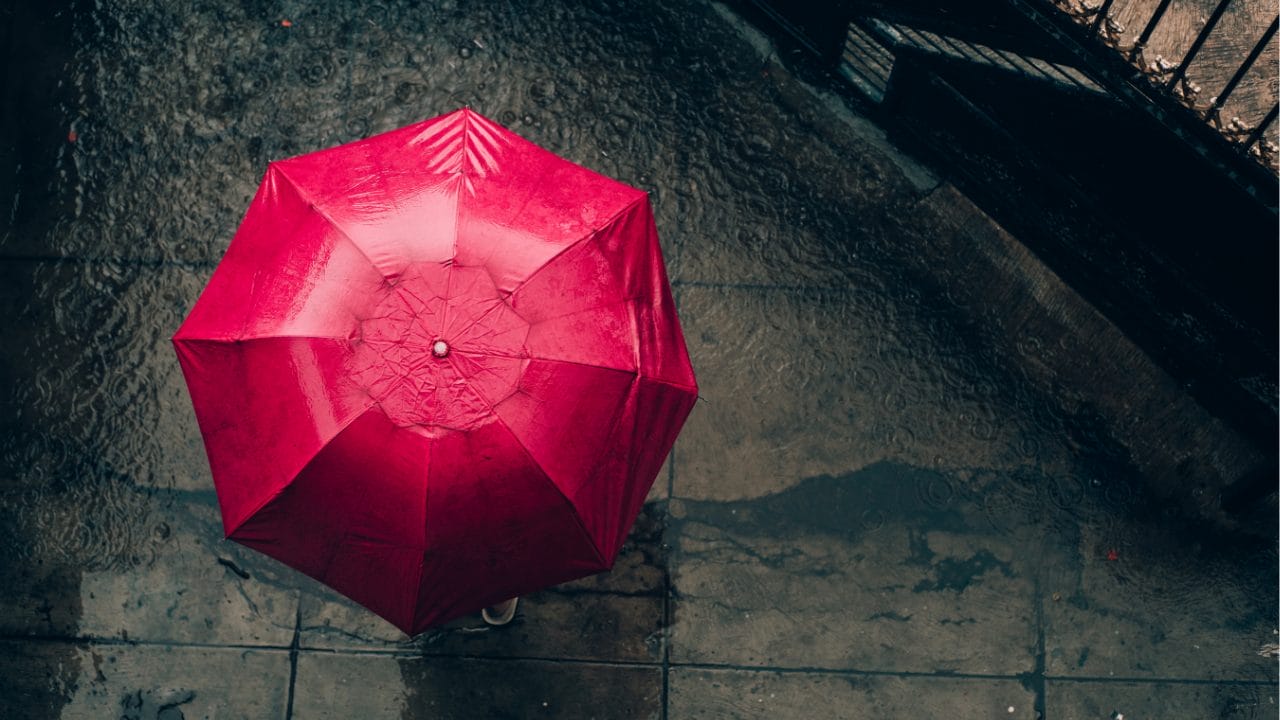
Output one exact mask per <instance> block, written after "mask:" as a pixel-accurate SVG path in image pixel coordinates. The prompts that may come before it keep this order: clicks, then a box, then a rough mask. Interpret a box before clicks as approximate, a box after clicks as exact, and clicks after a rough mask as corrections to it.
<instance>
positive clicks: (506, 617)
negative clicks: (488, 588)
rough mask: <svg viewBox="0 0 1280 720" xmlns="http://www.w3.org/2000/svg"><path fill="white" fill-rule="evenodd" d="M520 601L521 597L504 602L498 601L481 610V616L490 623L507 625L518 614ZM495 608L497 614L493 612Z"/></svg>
mask: <svg viewBox="0 0 1280 720" xmlns="http://www.w3.org/2000/svg"><path fill="white" fill-rule="evenodd" d="M518 602H520V598H518V597H513V598H511V599H510V600H508V601H506V602H504V603H498V604H497V605H494V606H492V607H487V608H485V609H483V610H481V611H480V617H482V618H484V621H485V622H486V623H488V624H490V625H506V624H507V623H509V622H511V619H512V618H514V617H515V616H516V603H518ZM490 610H493V611H495V612H496V613H497V614H496V615H495V614H491V613H490V612H489V611H490Z"/></svg>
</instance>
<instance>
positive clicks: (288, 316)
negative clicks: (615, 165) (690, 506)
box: [174, 109, 697, 634]
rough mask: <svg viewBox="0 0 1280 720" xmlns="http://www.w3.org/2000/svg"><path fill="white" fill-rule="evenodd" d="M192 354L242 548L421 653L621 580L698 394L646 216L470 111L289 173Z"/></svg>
mask: <svg viewBox="0 0 1280 720" xmlns="http://www.w3.org/2000/svg"><path fill="white" fill-rule="evenodd" d="M174 344H175V346H176V348H177V353H178V359H179V362H180V363H181V365H182V370H183V373H184V375H185V377H186V381H187V386H188V389H189V390H190V393H191V399H192V403H193V405H194V408H195V414H196V418H197V420H198V421H199V424H200V430H201V433H202V434H203V436H204V441H205V448H206V450H207V452H208V455H209V464H210V466H211V468H212V472H213V479H214V484H215V485H216V487H217V492H218V500H219V503H220V505H221V508H222V519H223V524H224V529H225V532H226V535H227V537H229V538H231V539H233V540H235V541H237V542H240V543H242V544H244V545H247V546H249V547H251V548H254V549H256V550H259V551H261V552H263V553H265V554H267V555H270V556H271V557H274V558H276V559H278V560H280V561H281V562H284V563H286V564H288V565H290V566H292V567H294V568H297V569H298V570H301V571H302V572H305V573H307V574H308V575H310V576H312V577H314V578H316V579H318V580H320V581H322V582H324V583H326V584H328V585H329V586H331V587H333V588H334V589H336V590H338V591H339V592H341V593H343V594H344V595H347V596H348V597H350V598H352V599H353V600H355V601H357V602H359V603H361V604H363V605H365V606H366V607H368V608H369V609H371V610H373V611H374V612H376V613H377V614H379V615H381V616H382V617H384V618H386V619H387V620H389V621H390V622H392V623H393V624H395V625H396V626H397V627H399V628H401V629H402V630H404V631H405V632H407V633H410V634H415V633H418V632H421V631H422V630H424V629H426V628H427V627H429V626H431V625H435V624H438V623H440V622H444V621H446V620H449V619H451V618H454V617H457V616H459V615H462V614H466V613H468V612H474V611H475V610H477V609H479V608H481V607H484V606H486V605H490V604H494V603H496V602H499V601H501V600H503V599H506V598H508V597H513V596H516V595H521V594H526V593H529V592H533V591H535V590H538V589H541V588H543V587H546V586H548V585H553V584H556V583H560V582H564V581H567V580H571V579H573V578H577V577H582V576H584V575H588V574H591V573H595V572H600V571H603V570H606V569H608V568H609V567H611V566H612V564H613V561H614V558H615V557H616V555H617V552H618V549H619V547H620V546H621V544H622V542H623V541H624V539H625V538H626V535H627V533H628V532H629V530H630V527H631V524H632V523H633V522H634V520H635V517H636V515H637V513H638V512H639V509H640V506H641V505H642V504H643V502H644V499H645V496H646V495H647V493H648V491H649V488H650V486H651V485H652V484H653V481H654V478H655V477H656V475H657V473H658V471H659V469H660V467H661V465H662V463H663V461H664V459H665V458H666V456H667V454H668V452H669V451H670V450H671V447H672V445H673V444H674V442H675V438H676V435H677V433H678V432H679V430H680V427H681V425H682V424H683V423H684V420H685V418H686V417H687V416H688V414H689V412H690V410H691V409H692V407H693V404H694V400H695V399H696V396H697V386H696V382H695V380H694V375H693V370H692V368H691V367H690V364H689V358H688V353H687V351H686V349H685V344H684V339H683V336H682V334H681V330H680V324H679V322H678V320H677V318H676V313H675V306H674V303H673V301H672V297H671V290H670V285H669V283H668V281H667V277H666V271H665V269H664V267H663V262H662V256H661V252H660V250H659V246H658V237H657V233H656V231H655V228H654V222H653V214H652V210H651V209H650V206H649V202H648V196H647V195H646V194H645V193H643V192H641V191H639V190H637V189H635V188H632V187H629V186H627V185H624V184H622V183H619V182H616V181H614V180H610V179H608V178H605V177H603V176H601V175H598V174H596V173H594V172H591V171H589V170H587V169H585V168H582V167H580V166H578V165H575V164H573V163H570V162H568V161H566V160H563V159H561V158H559V157H557V156H555V155H553V154H551V153H549V152H547V151H546V150H543V149H541V148H539V147H537V146H535V145H533V144H532V143H530V142H528V141H527V140H524V139H523V138H520V137H519V136H517V135H515V134H513V133H512V132H510V131H508V130H506V129H505V128H503V127H501V126H499V125H497V124H496V123H494V122H492V121H490V120H488V119H486V118H484V117H482V116H480V115H479V114H477V113H475V112H473V111H471V110H468V109H463V110H459V111H457V112H454V113H450V114H448V115H443V116H440V117H437V118H433V119H431V120H427V121H424V122H421V123H418V124H416V125H411V126H409V127H405V128H401V129H399V130H394V131H391V132H388V133H385V134H383V135H378V136H376V137H371V138H368V139H366V140H362V141H359V142H354V143H350V144H347V145H343V146H340V147H336V148H332V149H329V150H324V151H321V152H316V153H312V154H308V155H302V156H299V157H295V158H292V159H289V160H284V161H279V162H274V163H271V164H270V165H269V167H268V169H267V174H266V177H265V178H264V179H263V181H262V185H261V187H260V188H259V189H258V193H257V196H256V197H255V198H254V200H253V202H252V204H251V206H250V207H249V210H248V213H247V214H246V216H245V218H244V221H243V223H242V224H241V226H240V228H239V230H238V231H237V233H236V235H235V237H234V239H233V240H232V242H231V245H230V248H229V249H228V250H227V253H226V256H225V257H224V258H223V260H222V262H221V263H220V264H219V265H218V268H217V269H216V270H215V272H214V274H213V277H212V278H211V279H210V280H209V284H208V286H207V287H206V288H205V289H204V292H203V293H202V294H201V295H200V298H199V300H198V301H197V302H196V304H195V307H194V308H193V309H192V311H191V314H190V315H189V316H188V317H187V319H186V321H185V322H184V323H183V324H182V327H181V328H180V329H179V330H178V332H177V334H176V335H175V336H174Z"/></svg>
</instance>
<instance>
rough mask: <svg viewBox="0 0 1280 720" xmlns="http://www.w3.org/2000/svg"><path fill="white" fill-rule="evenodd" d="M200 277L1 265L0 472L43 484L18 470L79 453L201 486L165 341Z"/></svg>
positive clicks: (166, 480)
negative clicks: (4, 333) (0, 378)
mask: <svg viewBox="0 0 1280 720" xmlns="http://www.w3.org/2000/svg"><path fill="white" fill-rule="evenodd" d="M207 275H208V271H205V270H203V269H200V268H188V267H183V266H174V265H165V266H156V265H147V264H137V263H133V264H126V263H86V262H65V263H36V262H27V261H21V262H3V263H0V288H2V289H0V312H3V313H4V315H5V316H6V317H8V318H11V320H12V321H11V322H10V323H8V325H7V327H9V328H10V329H9V330H8V336H9V338H10V342H8V343H6V344H5V346H4V347H3V348H0V371H3V372H4V373H5V374H7V375H8V376H9V377H11V378H13V379H14V382H13V384H12V385H8V386H7V387H6V388H5V390H4V395H5V397H4V398H3V399H2V400H0V402H3V403H4V404H5V406H6V410H7V412H5V413H3V415H2V416H0V427H3V428H4V429H5V431H4V432H0V450H2V452H0V468H3V470H2V471H0V472H3V473H4V474H6V475H8V476H9V477H11V478H13V479H14V480H16V481H17V482H18V483H19V484H20V485H23V486H30V487H33V488H35V487H42V486H43V483H42V482H41V481H40V480H39V479H37V478H34V477H31V478H29V479H28V476H30V475H31V474H32V473H37V472H41V471H48V472H61V471H63V469H65V466H66V463H68V462H71V461H72V460H79V461H81V462H85V461H87V462H88V463H90V464H92V466H93V467H94V468H95V469H97V470H98V471H102V472H111V473H115V474H118V475H122V476H125V477H127V478H128V479H129V481H130V482H131V483H132V484H134V485H138V486H146V487H155V488H165V489H172V488H177V489H182V490H193V491H201V490H207V489H210V488H212V481H211V479H210V476H209V469H208V467H209V466H208V460H207V459H206V457H205V454H204V448H203V445H202V444H201V442H200V435H199V429H198V428H197V427H196V423H195V416H194V415H193V414H192V411H191V402H190V400H189V399H188V398H187V393H186V388H185V386H184V384H183V380H182V373H181V370H180V368H179V367H178V362H177V357H176V355H175V354H174V351H173V347H172V345H171V343H170V337H171V336H172V335H173V333H174V332H175V331H176V330H177V328H178V325H179V324H181V322H182V320H183V318H184V317H185V315H186V312H187V310H188V309H189V307H190V305H191V304H192V303H193V302H194V300H195V297H196V295H197V294H198V293H199V291H200V289H201V288H202V287H203V284H204V282H205V280H206V279H207ZM54 359H56V361H53V360H54ZM19 450H21V451H23V452H27V453H36V454H39V455H41V456H42V459H41V460H40V461H39V462H36V461H35V460H34V459H33V458H23V457H22V456H20V455H17V454H16V453H17V451H19ZM80 472H83V470H82V471H80Z"/></svg>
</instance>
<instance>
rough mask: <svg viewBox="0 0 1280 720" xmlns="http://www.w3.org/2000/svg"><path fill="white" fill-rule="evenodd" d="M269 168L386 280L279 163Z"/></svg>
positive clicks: (363, 251) (351, 239) (345, 232)
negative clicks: (291, 187)
mask: <svg viewBox="0 0 1280 720" xmlns="http://www.w3.org/2000/svg"><path fill="white" fill-rule="evenodd" d="M271 166H272V167H273V168H274V169H275V170H276V172H278V173H280V177H282V178H284V179H285V180H286V181H288V183H289V185H291V186H293V189H294V191H295V192H297V193H298V197H300V198H302V199H303V200H305V201H306V203H307V204H308V205H310V206H311V209H312V210H313V211H314V212H315V214H316V215H319V216H320V217H321V219H323V220H324V221H325V222H326V223H328V225H329V227H332V228H333V229H334V230H337V231H338V234H340V235H342V237H343V238H344V239H345V240H346V241H347V242H349V243H351V247H353V248H355V249H356V252H358V253H360V255H361V256H362V257H364V259H365V260H368V261H369V264H370V265H371V266H373V269H374V272H376V273H378V275H379V276H381V277H382V278H383V279H384V280H385V279H386V278H387V276H386V275H384V274H383V272H382V269H381V268H379V267H378V263H376V262H374V261H373V258H371V257H369V253H367V252H365V250H364V248H362V247H360V244H359V243H357V242H356V240H355V238H353V237H351V233H349V232H347V229H346V228H344V227H342V225H340V224H339V223H338V221H337V220H334V219H333V217H332V216H331V215H329V213H328V211H326V210H325V209H324V208H322V207H321V206H320V204H319V203H317V202H316V200H315V198H314V197H312V196H311V195H310V194H309V193H308V192H307V191H306V190H304V189H303V187H302V185H300V184H299V183H298V181H297V180H294V179H293V178H292V177H289V174H288V173H287V172H285V171H284V168H283V167H282V166H281V163H279V162H274V163H271Z"/></svg>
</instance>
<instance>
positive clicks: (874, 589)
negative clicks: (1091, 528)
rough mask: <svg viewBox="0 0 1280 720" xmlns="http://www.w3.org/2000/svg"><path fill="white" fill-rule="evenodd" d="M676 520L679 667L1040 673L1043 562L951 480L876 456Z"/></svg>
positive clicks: (677, 504)
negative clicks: (847, 469)
mask: <svg viewBox="0 0 1280 720" xmlns="http://www.w3.org/2000/svg"><path fill="white" fill-rule="evenodd" d="M671 515H672V523H673V525H672V533H671V535H672V539H671V542H672V545H673V550H672V560H671V565H672V570H671V572H672V576H671V580H672V588H673V594H674V599H673V601H672V616H673V620H672V628H671V659H672V661H673V662H678V663H712V664H733V665H746V666H765V667H786V668H834V669H856V670H874V671H890V672H924V673H933V672H949V673H982V674H1006V675H1012V674H1017V673H1027V672H1030V671H1031V670H1032V669H1033V666H1034V664H1035V653H1036V626H1035V576H1034V562H1035V558H1034V557H1027V555H1026V554H1024V552H1023V551H1024V549H1025V546H1024V542H1025V541H1024V540H1022V539H1021V538H1019V537H1018V536H1016V535H1010V534H1006V533H1001V532H999V531H996V530H994V529H992V527H991V526H990V525H989V524H988V523H987V521H986V518H985V515H984V513H983V511H982V508H981V507H980V506H979V505H978V504H977V503H976V502H974V501H973V500H971V499H970V498H967V497H964V496H962V495H961V494H960V493H959V492H957V491H956V489H955V486H954V485H952V484H951V483H950V482H949V481H948V479H947V478H946V477H945V476H942V475H939V474H937V473H934V472H931V471H924V470H919V469H914V468H910V467H905V466H896V465H888V464H881V465H875V466H872V467H871V468H868V469H866V470H862V471H859V472H854V473H850V474H847V475H844V476H841V477H815V478H809V479H807V480H805V481H803V482H801V483H799V484H797V485H795V486H794V487H792V488H790V489H788V490H786V491H783V492H781V493H778V494H775V495H771V496H768V497H765V498H760V499H756V500H746V501H737V502H723V503H717V502H707V501H692V500H680V499H677V500H674V501H672V504H671Z"/></svg>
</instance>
